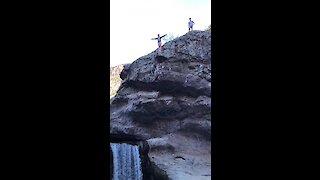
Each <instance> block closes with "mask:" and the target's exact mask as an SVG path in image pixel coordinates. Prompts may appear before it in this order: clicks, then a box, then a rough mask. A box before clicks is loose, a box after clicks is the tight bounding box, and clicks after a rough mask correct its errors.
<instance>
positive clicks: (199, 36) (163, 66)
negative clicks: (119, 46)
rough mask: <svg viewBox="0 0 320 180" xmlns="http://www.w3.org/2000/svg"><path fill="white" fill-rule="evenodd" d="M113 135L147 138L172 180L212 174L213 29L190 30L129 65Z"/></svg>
mask: <svg viewBox="0 0 320 180" xmlns="http://www.w3.org/2000/svg"><path fill="white" fill-rule="evenodd" d="M120 77H121V79H122V84H121V86H120V88H119V90H118V92H117V94H116V95H115V96H114V97H113V98H112V99H111V100H110V112H111V115H110V133H111V134H112V136H114V137H117V138H123V139H126V138H128V139H135V140H146V141H147V142H148V144H149V154H148V155H149V158H150V161H151V162H152V163H153V164H154V165H156V166H157V167H159V168H160V169H161V170H163V171H164V172H165V173H166V174H167V175H168V177H169V179H177V180H178V179H181V180H182V179H190V180H192V179H197V180H201V179H210V178H211V149H210V147H211V32H207V31H191V32H189V33H187V34H186V35H184V36H181V37H179V38H176V39H174V40H172V41H170V42H168V43H166V44H164V45H163V47H162V50H161V51H160V50H155V51H154V52H152V53H150V54H148V55H146V56H143V57H141V58H139V59H137V60H136V61H134V62H133V63H132V64H129V65H125V66H124V69H123V70H122V72H121V75H120Z"/></svg>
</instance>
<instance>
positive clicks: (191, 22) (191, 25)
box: [188, 18, 194, 31]
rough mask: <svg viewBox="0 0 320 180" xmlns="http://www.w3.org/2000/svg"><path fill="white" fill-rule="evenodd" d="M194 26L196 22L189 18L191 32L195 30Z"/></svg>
mask: <svg viewBox="0 0 320 180" xmlns="http://www.w3.org/2000/svg"><path fill="white" fill-rule="evenodd" d="M193 25H194V22H193V21H192V20H191V18H189V22H188V26H189V31H192V30H193Z"/></svg>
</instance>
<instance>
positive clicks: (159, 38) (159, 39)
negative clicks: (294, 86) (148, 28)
mask: <svg viewBox="0 0 320 180" xmlns="http://www.w3.org/2000/svg"><path fill="white" fill-rule="evenodd" d="M166 35H167V34H165V35H163V36H161V37H160V34H158V37H156V38H152V39H151V40H158V48H159V49H160V48H161V38H163V37H165V36H166Z"/></svg>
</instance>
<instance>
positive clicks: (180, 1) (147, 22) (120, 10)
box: [110, 0, 211, 67]
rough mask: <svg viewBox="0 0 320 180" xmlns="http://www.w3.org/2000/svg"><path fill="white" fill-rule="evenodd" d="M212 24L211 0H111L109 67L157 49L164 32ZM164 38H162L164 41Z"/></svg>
mask: <svg viewBox="0 0 320 180" xmlns="http://www.w3.org/2000/svg"><path fill="white" fill-rule="evenodd" d="M189 18H191V19H192V20H193V21H194V23H195V24H194V26H193V29H194V30H204V29H205V28H206V27H208V26H209V25H210V24H211V0H110V67H112V66H115V65H118V64H123V63H132V62H133V61H135V60H136V59H138V58H139V57H141V56H144V55H147V54H149V53H151V52H152V51H154V50H155V49H157V48H158V44H157V41H156V40H151V38H156V37H157V35H158V34H160V36H162V35H164V34H168V35H169V34H173V35H174V36H182V35H184V34H185V33H187V32H188V22H189ZM164 43H165V41H162V44H164Z"/></svg>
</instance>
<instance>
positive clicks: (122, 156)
mask: <svg viewBox="0 0 320 180" xmlns="http://www.w3.org/2000/svg"><path fill="white" fill-rule="evenodd" d="M110 144H111V150H112V155H113V180H142V172H141V162H140V157H139V149H138V146H135V145H130V144H124V143H121V144H117V143H110Z"/></svg>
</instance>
